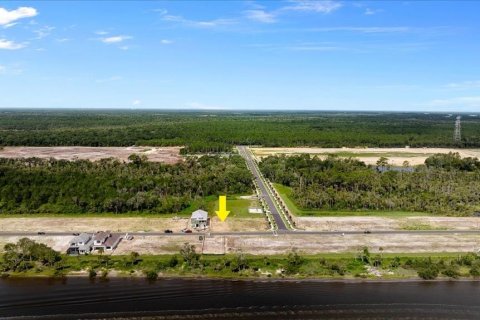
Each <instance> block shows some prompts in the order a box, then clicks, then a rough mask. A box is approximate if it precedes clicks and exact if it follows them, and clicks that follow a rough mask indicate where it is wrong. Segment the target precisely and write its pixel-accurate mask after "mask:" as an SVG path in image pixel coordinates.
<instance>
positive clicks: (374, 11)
mask: <svg viewBox="0 0 480 320" xmlns="http://www.w3.org/2000/svg"><path fill="white" fill-rule="evenodd" d="M379 12H381V10H375V9H371V8H367V9H365V12H364V14H365V15H367V16H371V15H374V14H377V13H379Z"/></svg>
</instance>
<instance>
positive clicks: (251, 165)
mask: <svg viewBox="0 0 480 320" xmlns="http://www.w3.org/2000/svg"><path fill="white" fill-rule="evenodd" d="M237 148H238V151H239V152H240V155H241V156H242V157H243V158H245V161H247V163H248V167H249V169H250V170H251V171H252V173H253V175H254V177H255V181H256V182H257V185H258V187H259V189H260V192H261V196H262V197H263V199H264V200H265V202H266V203H267V206H268V209H269V210H270V212H271V214H272V216H273V219H275V223H276V224H277V227H278V230H279V231H282V230H288V228H287V226H286V225H285V222H283V220H282V217H281V216H280V213H279V212H278V210H277V207H275V205H274V202H273V201H274V200H273V199H272V196H271V195H270V194H269V193H268V192H267V187H266V186H265V183H264V182H263V180H262V179H261V177H262V173H261V172H260V171H259V170H258V168H257V166H256V165H255V161H254V160H253V157H252V154H251V153H250V150H248V148H247V147H245V146H238V147H237Z"/></svg>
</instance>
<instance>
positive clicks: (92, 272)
mask: <svg viewBox="0 0 480 320" xmlns="http://www.w3.org/2000/svg"><path fill="white" fill-rule="evenodd" d="M96 276H97V271H95V270H94V269H90V270H88V277H89V278H90V279H93V278H95V277H96Z"/></svg>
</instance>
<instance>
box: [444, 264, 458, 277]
mask: <svg viewBox="0 0 480 320" xmlns="http://www.w3.org/2000/svg"><path fill="white" fill-rule="evenodd" d="M442 274H443V275H444V276H447V277H449V278H458V276H459V275H460V273H458V271H457V269H456V268H455V267H454V266H450V267H448V268H446V269H445V270H443V271H442Z"/></svg>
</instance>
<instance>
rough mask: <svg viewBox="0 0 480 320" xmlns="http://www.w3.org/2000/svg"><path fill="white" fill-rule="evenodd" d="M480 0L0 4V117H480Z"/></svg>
mask: <svg viewBox="0 0 480 320" xmlns="http://www.w3.org/2000/svg"><path fill="white" fill-rule="evenodd" d="M479 12H480V2H477V1H465V2H462V1H451V2H434V1H425V2H421V1H394V2H393V1H392V2H382V1H294V0H293V1H224V2H221V1H210V2H201V1H192V2H188V1H176V2H168V1H146V2H141V1H135V2H127V1H118V2H115V1H102V2H93V1H92V2H89V1H78V2H72V1H70V2H61V1H45V2H41V1H25V2H24V1H0V107H1V108H16V107H19V108H20V107H21V108H60V107H66V108H169V109H252V110H259V109H269V110H286V109H288V110H385V111H393V110H398V111H412V110H413V111H439V112H443V111H465V112H471V111H480V63H479V56H480V19H478V13H479Z"/></svg>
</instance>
